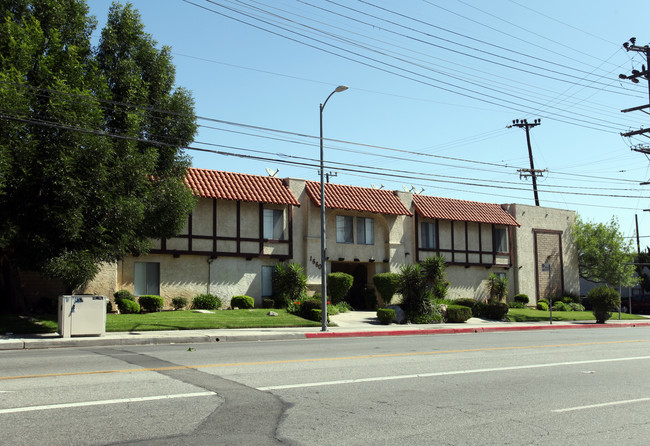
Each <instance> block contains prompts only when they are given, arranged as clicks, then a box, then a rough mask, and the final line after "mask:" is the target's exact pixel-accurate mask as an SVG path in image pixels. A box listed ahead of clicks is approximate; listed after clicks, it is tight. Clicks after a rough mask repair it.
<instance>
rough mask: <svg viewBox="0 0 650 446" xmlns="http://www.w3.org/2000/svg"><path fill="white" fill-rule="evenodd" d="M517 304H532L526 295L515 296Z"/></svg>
mask: <svg viewBox="0 0 650 446" xmlns="http://www.w3.org/2000/svg"><path fill="white" fill-rule="evenodd" d="M515 302H520V303H522V304H524V305H526V304H527V303H528V302H530V299H529V298H528V295H526V294H516V295H515Z"/></svg>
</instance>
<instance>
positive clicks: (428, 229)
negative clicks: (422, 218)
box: [420, 222, 436, 249]
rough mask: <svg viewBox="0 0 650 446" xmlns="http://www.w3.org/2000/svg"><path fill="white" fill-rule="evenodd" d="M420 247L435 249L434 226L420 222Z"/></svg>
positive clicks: (433, 224)
mask: <svg viewBox="0 0 650 446" xmlns="http://www.w3.org/2000/svg"><path fill="white" fill-rule="evenodd" d="M420 239H421V242H420V246H421V247H422V248H425V249H436V224H435V223H429V222H422V224H421V225H420Z"/></svg>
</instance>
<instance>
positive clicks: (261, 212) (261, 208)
mask: <svg viewBox="0 0 650 446" xmlns="http://www.w3.org/2000/svg"><path fill="white" fill-rule="evenodd" d="M258 213H259V215H258V226H259V231H258V234H259V241H260V249H259V252H260V255H262V253H263V252H264V204H262V203H260V205H259V211H258ZM273 232H275V231H273Z"/></svg>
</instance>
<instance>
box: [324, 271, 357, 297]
mask: <svg viewBox="0 0 650 446" xmlns="http://www.w3.org/2000/svg"><path fill="white" fill-rule="evenodd" d="M353 283H354V277H352V276H351V275H349V274H346V273H329V274H328V275H327V291H328V294H329V297H330V299H331V301H332V302H333V303H335V304H338V303H339V302H342V301H343V299H344V298H345V295H346V294H348V291H350V288H352V284H353Z"/></svg>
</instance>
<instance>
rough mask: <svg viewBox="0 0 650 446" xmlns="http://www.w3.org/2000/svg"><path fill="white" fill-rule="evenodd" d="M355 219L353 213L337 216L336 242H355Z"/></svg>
mask: <svg viewBox="0 0 650 446" xmlns="http://www.w3.org/2000/svg"><path fill="white" fill-rule="evenodd" d="M353 226H354V219H353V218H352V216H351V215H337V216H336V242H337V243H354V227H353Z"/></svg>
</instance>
